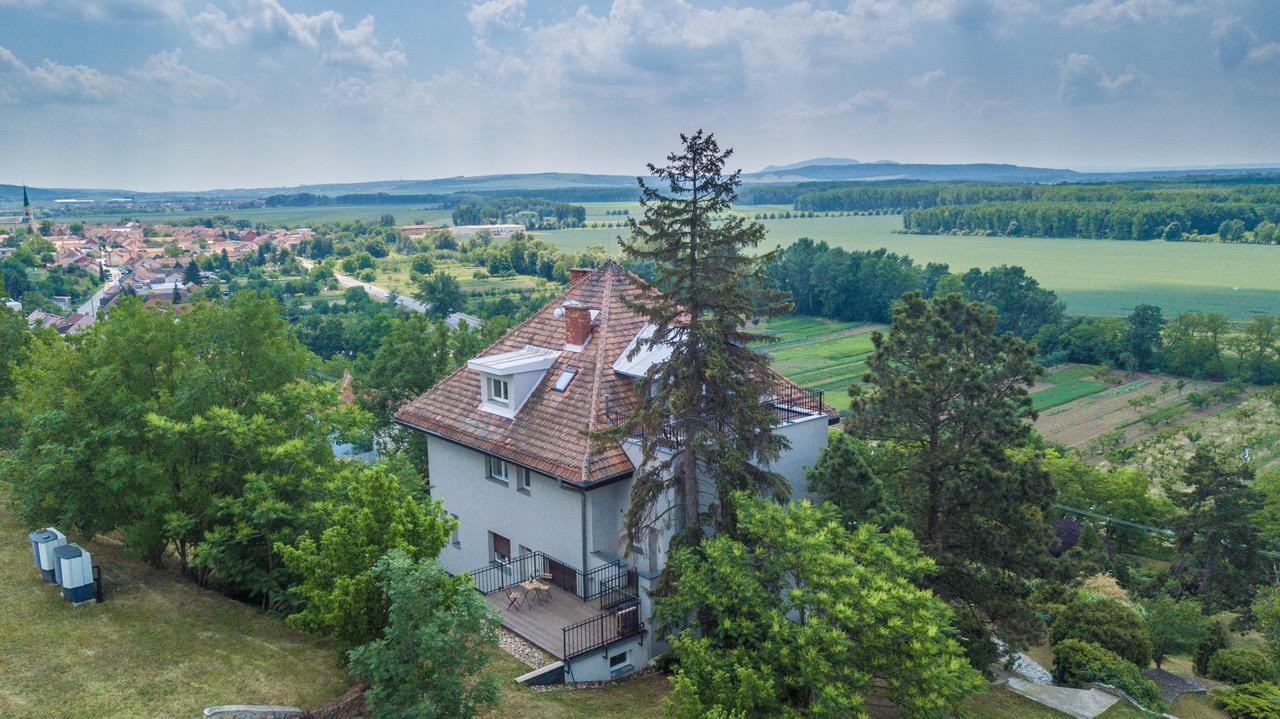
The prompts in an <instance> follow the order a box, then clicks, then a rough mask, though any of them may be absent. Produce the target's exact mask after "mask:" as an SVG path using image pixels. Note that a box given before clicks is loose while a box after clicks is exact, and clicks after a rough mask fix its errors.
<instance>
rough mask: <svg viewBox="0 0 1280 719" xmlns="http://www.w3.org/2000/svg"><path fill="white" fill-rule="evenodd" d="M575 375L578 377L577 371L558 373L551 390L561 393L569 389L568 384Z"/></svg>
mask: <svg viewBox="0 0 1280 719" xmlns="http://www.w3.org/2000/svg"><path fill="white" fill-rule="evenodd" d="M577 375H578V370H576V369H566V370H564V371H563V372H561V373H560V376H559V377H557V378H556V383H555V384H554V385H552V387H551V388H552V389H554V390H555V391H557V392H563V391H565V390H567V389H569V383H570V382H572V381H573V378H574V377H576V376H577Z"/></svg>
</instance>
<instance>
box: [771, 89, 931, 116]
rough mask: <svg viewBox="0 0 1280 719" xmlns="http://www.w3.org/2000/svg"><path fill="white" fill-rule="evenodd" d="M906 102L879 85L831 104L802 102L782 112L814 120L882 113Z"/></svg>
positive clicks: (785, 114)
mask: <svg viewBox="0 0 1280 719" xmlns="http://www.w3.org/2000/svg"><path fill="white" fill-rule="evenodd" d="M905 104H906V103H904V102H903V101H900V100H896V99H894V98H893V96H892V95H890V94H889V92H888V91H887V90H884V89H882V88H878V87H877V88H869V89H866V90H859V91H858V92H856V93H854V94H853V95H852V96H850V97H846V98H844V99H843V100H840V101H839V102H836V103H833V104H831V105H824V106H814V105H809V104H803V103H802V104H799V105H796V106H795V107H792V108H789V109H787V110H784V111H783V112H782V114H783V115H784V116H786V117H790V118H794V119H797V120H812V119H818V118H825V117H835V116H838V115H848V114H851V113H865V114H870V115H880V114H884V113H886V112H889V111H890V110H894V109H897V108H899V107H903V106H904V105H905Z"/></svg>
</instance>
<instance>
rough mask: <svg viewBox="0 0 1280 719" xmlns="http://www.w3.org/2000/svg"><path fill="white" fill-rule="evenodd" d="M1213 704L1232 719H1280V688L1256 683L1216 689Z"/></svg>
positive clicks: (1266, 683)
mask: <svg viewBox="0 0 1280 719" xmlns="http://www.w3.org/2000/svg"><path fill="white" fill-rule="evenodd" d="M1213 703H1214V704H1216V705H1218V708H1219V709H1221V710H1222V711H1224V712H1226V713H1227V716H1229V717H1231V719H1280V686H1276V685H1275V684H1272V683H1271V682H1254V683H1250V684H1241V685H1240V686H1238V687H1236V688H1235V689H1215V690H1214V691H1213Z"/></svg>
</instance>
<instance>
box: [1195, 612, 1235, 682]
mask: <svg viewBox="0 0 1280 719" xmlns="http://www.w3.org/2000/svg"><path fill="white" fill-rule="evenodd" d="M1230 646H1231V635H1230V634H1228V633H1227V628H1226V627H1225V626H1223V625H1222V622H1220V621H1218V620H1214V621H1213V622H1212V623H1211V624H1210V626H1209V632H1208V633H1207V634H1205V636H1204V639H1201V640H1200V643H1199V644H1197V645H1196V655H1195V658H1194V661H1193V665H1194V668H1195V671H1196V674H1198V675H1200V676H1202V677H1205V676H1209V659H1210V658H1212V657H1213V655H1214V654H1216V653H1217V652H1218V651H1219V650H1221V649H1226V648H1228V647H1230Z"/></svg>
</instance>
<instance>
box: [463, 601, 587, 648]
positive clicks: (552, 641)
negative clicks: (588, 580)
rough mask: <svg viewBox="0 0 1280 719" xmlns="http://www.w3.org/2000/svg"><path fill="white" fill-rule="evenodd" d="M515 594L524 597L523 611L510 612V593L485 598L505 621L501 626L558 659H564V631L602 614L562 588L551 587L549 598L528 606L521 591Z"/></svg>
mask: <svg viewBox="0 0 1280 719" xmlns="http://www.w3.org/2000/svg"><path fill="white" fill-rule="evenodd" d="M514 591H516V592H518V593H520V594H521V597H522V599H521V603H520V608H519V609H515V608H511V609H508V608H507V603H508V601H509V600H508V599H507V592H506V590H500V591H497V592H494V593H492V594H487V595H485V601H486V602H488V604H489V608H490V609H492V610H493V611H494V613H496V614H498V615H499V616H501V617H502V624H503V625H504V626H506V628H507V629H510V630H511V631H513V632H515V633H516V634H519V635H520V636H522V637H524V638H525V639H528V640H529V641H530V642H533V643H534V644H535V645H537V646H538V647H539V648H541V649H543V650H545V651H546V652H547V653H548V654H551V655H552V656H554V657H555V658H556V659H564V632H563V630H564V628H565V627H566V626H568V625H570V624H573V623H575V622H580V621H582V620H584V619H591V618H592V617H596V616H599V614H600V610H599V609H598V608H596V607H595V605H594V602H584V601H582V600H581V599H579V598H578V596H577V595H576V594H570V593H569V592H566V591H564V590H563V589H561V588H559V587H552V588H551V592H550V595H551V596H550V598H547V599H543V600H542V601H538V602H530V603H525V602H524V601H523V596H524V595H523V592H522V590H521V589H520V588H519V587H515V588H514Z"/></svg>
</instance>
